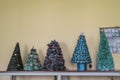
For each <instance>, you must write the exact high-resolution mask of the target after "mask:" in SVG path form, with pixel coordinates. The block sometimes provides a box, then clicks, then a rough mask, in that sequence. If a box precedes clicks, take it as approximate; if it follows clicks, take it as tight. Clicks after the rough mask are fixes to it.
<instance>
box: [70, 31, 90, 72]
mask: <svg viewBox="0 0 120 80" xmlns="http://www.w3.org/2000/svg"><path fill="white" fill-rule="evenodd" d="M71 62H72V63H77V68H78V71H84V70H87V64H90V63H92V61H91V57H90V54H89V51H88V47H87V44H86V39H85V36H84V34H83V33H82V34H81V35H80V36H79V39H78V42H77V45H76V47H75V50H74V53H73V57H72V59H71Z"/></svg>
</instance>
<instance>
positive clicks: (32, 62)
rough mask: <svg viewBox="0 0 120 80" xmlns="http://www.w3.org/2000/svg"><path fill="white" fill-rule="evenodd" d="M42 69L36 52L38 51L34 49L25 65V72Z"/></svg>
mask: <svg viewBox="0 0 120 80" xmlns="http://www.w3.org/2000/svg"><path fill="white" fill-rule="evenodd" d="M41 69H42V66H41V63H40V60H39V57H38V54H37V52H36V49H34V48H32V49H31V53H30V54H29V55H28V57H27V58H26V61H25V64H24V70H28V71H36V70H41Z"/></svg>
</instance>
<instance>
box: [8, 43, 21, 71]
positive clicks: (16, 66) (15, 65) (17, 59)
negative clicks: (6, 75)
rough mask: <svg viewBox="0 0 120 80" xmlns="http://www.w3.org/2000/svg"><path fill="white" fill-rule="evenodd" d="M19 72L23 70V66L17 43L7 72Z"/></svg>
mask: <svg viewBox="0 0 120 80" xmlns="http://www.w3.org/2000/svg"><path fill="white" fill-rule="evenodd" d="M21 70H23V64H22V59H21V54H20V47H19V43H17V44H16V47H15V50H14V52H13V55H12V57H11V59H10V62H9V64H8V67H7V71H21Z"/></svg>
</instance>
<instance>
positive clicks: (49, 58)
mask: <svg viewBox="0 0 120 80" xmlns="http://www.w3.org/2000/svg"><path fill="white" fill-rule="evenodd" d="M46 54H47V55H46V57H45V61H44V68H45V69H46V70H50V71H63V70H65V69H66V67H65V66H64V62H65V60H64V59H63V54H62V51H61V48H60V45H59V44H58V42H57V41H55V40H54V41H51V43H50V44H48V49H47V53H46Z"/></svg>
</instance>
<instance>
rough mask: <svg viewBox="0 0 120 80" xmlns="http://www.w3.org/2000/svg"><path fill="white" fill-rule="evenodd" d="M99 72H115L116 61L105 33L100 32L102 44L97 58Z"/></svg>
mask: <svg viewBox="0 0 120 80" xmlns="http://www.w3.org/2000/svg"><path fill="white" fill-rule="evenodd" d="M97 70H101V71H109V70H114V61H113V57H112V54H111V52H110V48H109V45H108V41H107V38H106V35H105V33H104V31H100V44H99V51H98V58H97Z"/></svg>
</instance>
